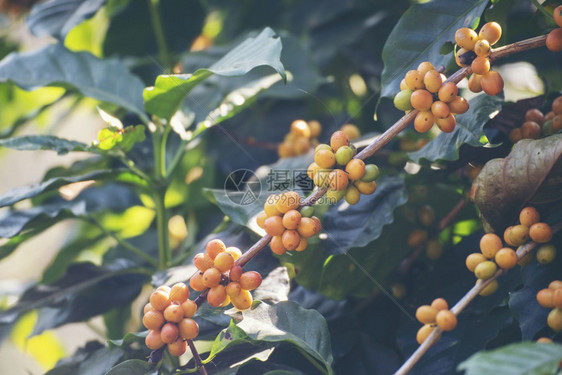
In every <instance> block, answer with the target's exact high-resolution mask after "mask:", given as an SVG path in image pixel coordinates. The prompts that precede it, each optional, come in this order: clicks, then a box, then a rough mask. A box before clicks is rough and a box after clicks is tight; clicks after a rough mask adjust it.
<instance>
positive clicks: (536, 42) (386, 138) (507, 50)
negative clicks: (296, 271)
mask: <svg viewBox="0 0 562 375" xmlns="http://www.w3.org/2000/svg"><path fill="white" fill-rule="evenodd" d="M545 40H546V36H540V37H536V38H531V39H526V40H522V41H520V42H516V43H513V44H509V45H507V46H504V47H500V48H497V49H496V50H494V54H493V56H494V58H495V59H498V58H501V57H505V56H509V55H511V54H513V53H517V52H522V51H526V50H529V49H532V48H537V47H541V46H543V45H545ZM471 73H472V69H471V68H470V67H466V68H462V69H459V70H457V71H456V72H455V73H454V74H452V75H451V76H450V77H449V78H448V79H447V80H446V81H445V82H454V83H459V82H460V81H461V80H462V79H463V78H465V77H467V76H468V75H470V74H471ZM418 112H419V111H418V110H416V109H413V110H411V111H410V112H408V113H407V114H406V115H404V116H402V118H400V119H399V120H398V121H397V122H396V123H394V125H392V126H391V127H390V128H388V129H387V130H386V131H385V132H384V133H383V134H381V135H380V136H378V137H377V138H375V140H374V141H373V142H372V143H371V144H369V145H368V146H367V147H365V148H364V149H363V150H362V151H361V152H359V153H358V154H357V155H355V158H356V159H361V160H365V159H367V158H368V157H370V156H372V155H373V154H374V153H376V152H377V151H379V150H380V149H381V148H383V147H384V146H386V144H387V143H388V142H390V141H391V140H392V139H393V138H394V137H396V136H397V135H398V134H400V132H402V131H403V130H404V129H406V128H407V127H408V125H409V124H410V123H411V122H412V121H413V120H414V118H415V117H416V115H417V114H418ZM326 191H327V189H317V190H316V191H315V192H314V193H313V194H312V195H310V196H308V198H306V199H305V200H304V201H303V202H302V203H301V205H300V206H299V209H301V208H302V207H304V206H311V205H313V204H314V203H316V201H317V200H319V199H320V198H322V196H323V195H324V194H326ZM270 241H271V236H269V235H265V236H264V237H262V238H261V239H260V240H258V242H256V243H255V244H254V245H253V246H252V247H251V248H250V249H248V251H246V252H245V253H244V254H242V256H241V257H240V259H238V260H237V261H236V264H238V265H240V266H244V265H245V264H247V263H248V262H249V261H250V260H252V258H253V257H255V256H256V255H258V254H259V253H260V252H261V251H262V250H263V249H264V248H265V247H266V246H267V244H269V242H270Z"/></svg>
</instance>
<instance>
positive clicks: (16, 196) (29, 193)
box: [0, 170, 130, 207]
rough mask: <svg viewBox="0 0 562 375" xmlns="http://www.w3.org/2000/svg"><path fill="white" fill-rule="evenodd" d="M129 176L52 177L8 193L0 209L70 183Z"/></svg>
mask: <svg viewBox="0 0 562 375" xmlns="http://www.w3.org/2000/svg"><path fill="white" fill-rule="evenodd" d="M129 175H130V173H129V172H127V171H124V170H104V171H95V172H92V173H88V174H85V175H83V176H73V177H53V178H50V179H48V180H47V181H43V182H41V183H38V184H35V185H30V186H24V187H20V188H16V189H12V190H10V191H8V192H7V193H5V194H4V195H3V196H1V197H0V207H4V206H9V205H12V204H14V203H16V202H19V201H21V200H24V199H28V198H33V197H36V196H37V195H39V194H42V193H45V192H48V191H52V190H55V189H58V188H59V187H61V186H63V185H67V184H70V183H72V182H78V181H87V180H101V179H106V178H112V179H119V178H120V176H122V177H123V178H124V179H126V178H127V177H128V176H129Z"/></svg>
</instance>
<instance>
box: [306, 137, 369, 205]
mask: <svg viewBox="0 0 562 375" xmlns="http://www.w3.org/2000/svg"><path fill="white" fill-rule="evenodd" d="M356 153H357V150H356V148H355V146H353V145H352V144H351V143H350V140H349V138H348V136H347V135H346V134H345V133H344V132H343V131H341V130H338V131H336V132H335V133H334V134H332V137H331V138H330V144H329V145H328V144H320V145H318V146H317V147H316V150H315V154H314V162H313V163H311V164H310V165H309V166H308V171H307V174H308V177H309V178H310V179H311V180H312V181H313V182H314V185H316V186H318V187H321V188H327V189H328V191H327V192H326V199H327V200H328V202H330V203H331V204H334V203H337V202H339V201H340V200H341V199H343V198H345V201H346V202H347V203H349V204H357V203H358V202H359V199H360V198H361V194H365V195H369V194H373V193H374V192H375V190H376V189H377V184H376V182H375V179H376V178H377V177H378V176H379V168H378V167H377V166H376V165H375V164H365V162H364V161H363V160H361V159H357V158H354V156H355V155H356Z"/></svg>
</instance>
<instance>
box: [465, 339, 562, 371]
mask: <svg viewBox="0 0 562 375" xmlns="http://www.w3.org/2000/svg"><path fill="white" fill-rule="evenodd" d="M561 360H562V345H559V344H537V343H530V342H522V343H516V344H511V345H507V346H504V347H502V348H499V349H496V350H491V351H486V352H479V353H476V354H474V355H473V356H471V357H470V358H469V359H467V360H466V361H464V362H462V363H461V364H460V365H459V366H458V368H457V369H458V370H465V371H466V372H465V374H466V375H496V374H502V375H547V374H555V373H556V371H557V370H558V368H559V367H558V366H559V363H560V361H561Z"/></svg>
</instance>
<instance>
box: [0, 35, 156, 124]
mask: <svg viewBox="0 0 562 375" xmlns="http://www.w3.org/2000/svg"><path fill="white" fill-rule="evenodd" d="M0 81H2V82H6V81H11V82H13V83H15V84H16V85H18V86H19V87H21V88H23V89H24V90H34V89H36V88H39V87H43V86H60V87H66V88H72V87H73V88H75V89H77V90H78V91H80V92H81V93H82V94H84V95H86V96H89V97H91V98H94V99H97V100H101V101H104V102H108V103H113V104H116V105H118V106H121V107H123V108H125V109H127V110H129V111H131V112H134V113H136V114H137V115H139V116H140V117H141V118H143V119H144V120H145V121H148V118H147V116H146V114H145V113H144V108H143V104H142V95H141V94H142V90H143V88H144V85H143V83H142V82H141V80H140V79H139V78H138V77H136V76H135V75H133V74H131V72H129V71H128V70H127V68H125V66H124V65H123V64H122V63H121V62H120V61H119V60H117V59H99V58H97V57H95V56H94V55H92V54H90V53H87V52H71V51H69V50H68V49H66V48H65V47H64V46H63V45H62V44H60V43H57V44H50V45H48V46H45V47H43V48H42V49H39V50H37V51H33V52H25V53H11V54H9V55H8V56H7V57H6V58H4V59H3V60H2V61H1V62H0Z"/></svg>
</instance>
